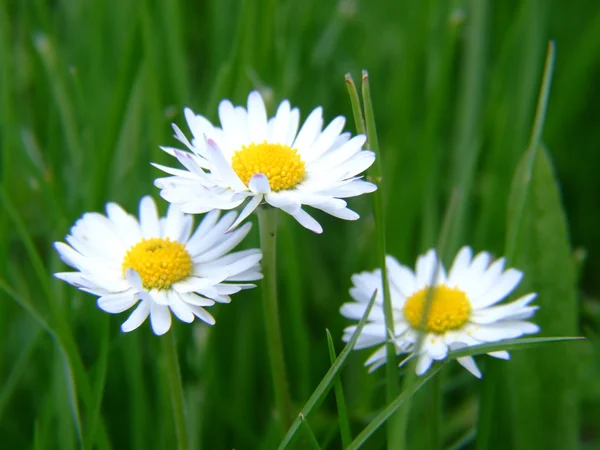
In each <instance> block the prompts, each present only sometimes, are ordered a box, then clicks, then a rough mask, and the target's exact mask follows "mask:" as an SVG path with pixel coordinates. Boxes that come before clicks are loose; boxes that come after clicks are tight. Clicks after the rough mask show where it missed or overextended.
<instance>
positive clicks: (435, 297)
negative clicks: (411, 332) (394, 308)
mask: <svg viewBox="0 0 600 450" xmlns="http://www.w3.org/2000/svg"><path fill="white" fill-rule="evenodd" d="M428 297H430V298H431V303H430V306H429V311H428V314H427V319H426V320H425V321H424V326H423V325H422V322H423V312H424V309H425V302H426V301H427V300H428ZM470 315H471V302H469V299H468V298H467V294H465V293H464V292H463V291H461V290H460V289H456V288H449V287H447V286H444V285H440V286H436V287H434V288H432V289H429V288H428V287H426V288H424V289H421V290H420V291H418V292H416V293H414V294H413V295H411V296H410V297H408V298H407V299H406V303H405V304H404V317H405V318H406V320H407V321H408V323H410V324H411V325H412V327H413V328H417V329H421V330H423V331H426V332H429V333H438V334H441V333H444V332H445V331H447V330H456V329H458V328H460V327H462V326H463V325H464V324H465V323H466V322H467V321H468V320H469V317H470Z"/></svg>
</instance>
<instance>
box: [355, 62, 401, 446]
mask: <svg viewBox="0 0 600 450" xmlns="http://www.w3.org/2000/svg"><path fill="white" fill-rule="evenodd" d="M362 96H363V106H364V110H365V124H366V131H367V145H368V148H370V149H371V150H372V151H374V152H375V154H376V155H377V158H376V159H375V163H374V164H373V167H372V168H371V169H370V173H369V174H370V175H371V176H372V177H373V179H374V181H375V183H376V184H377V191H375V192H374V193H373V213H374V215H375V233H376V235H377V250H378V252H377V253H378V254H377V256H378V260H379V267H381V283H382V286H383V292H382V294H383V310H384V314H385V329H386V330H387V331H388V332H389V333H391V335H392V336H395V332H394V312H393V310H392V297H391V294H390V286H389V283H388V272H387V265H386V259H385V258H386V243H385V235H386V232H385V205H384V199H383V163H382V160H381V152H380V151H379V142H378V140H377V129H376V127H375V113H374V111H373V104H372V102H371V86H370V83H369V74H368V72H367V71H366V70H363V72H362ZM386 380H387V383H386V388H387V389H386V399H387V401H388V402H391V401H392V400H394V398H396V396H397V395H398V393H399V382H398V362H397V357H396V347H395V345H394V344H393V343H392V342H390V341H388V343H387V364H386ZM401 420H402V415H401V414H395V415H394V417H392V418H391V419H390V421H389V422H388V425H387V439H388V440H387V448H388V449H390V450H392V449H394V450H397V449H401V448H402V446H403V443H402V440H401V437H402V430H401V425H402V422H401Z"/></svg>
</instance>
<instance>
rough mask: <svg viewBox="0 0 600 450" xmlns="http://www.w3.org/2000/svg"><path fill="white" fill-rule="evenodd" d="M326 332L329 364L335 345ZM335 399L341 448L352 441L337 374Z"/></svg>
mask: <svg viewBox="0 0 600 450" xmlns="http://www.w3.org/2000/svg"><path fill="white" fill-rule="evenodd" d="M325 332H326V333H327V344H328V346H329V359H330V361H331V364H333V363H335V347H334V345H333V338H332V337H331V333H330V332H329V330H325ZM333 387H334V390H335V401H336V404H337V412H338V422H339V423H340V435H341V437H342V448H346V447H348V445H350V442H352V433H351V431H350V420H349V419H348V409H347V408H346V399H345V398H344V389H343V388H342V380H340V377H339V376H337V377H336V379H335V384H334V386H333Z"/></svg>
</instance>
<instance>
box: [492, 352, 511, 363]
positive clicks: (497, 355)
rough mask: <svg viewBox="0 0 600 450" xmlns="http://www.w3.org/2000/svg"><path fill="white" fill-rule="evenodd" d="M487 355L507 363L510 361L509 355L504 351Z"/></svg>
mask: <svg viewBox="0 0 600 450" xmlns="http://www.w3.org/2000/svg"><path fill="white" fill-rule="evenodd" d="M488 355H490V356H492V357H494V358H498V359H504V360H505V361H508V360H509V359H510V353H508V352H507V351H505V350H501V351H499V352H491V353H488Z"/></svg>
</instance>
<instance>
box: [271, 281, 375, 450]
mask: <svg viewBox="0 0 600 450" xmlns="http://www.w3.org/2000/svg"><path fill="white" fill-rule="evenodd" d="M376 296H377V291H375V292H374V293H373V296H372V297H371V300H369V305H368V306H367V309H366V310H365V314H364V315H363V316H362V318H361V319H360V321H359V322H358V325H357V326H356V330H354V333H353V334H352V337H351V338H350V340H349V341H348V343H347V344H346V346H345V347H344V349H343V350H342V352H341V353H340V354H339V356H338V357H337V358H336V360H335V362H334V363H333V364H332V366H331V367H330V368H329V370H328V371H327V373H326V374H325V376H324V377H323V379H322V380H321V382H320V383H319V385H318V386H317V388H316V389H315V390H314V392H313V393H312V395H311V396H310V398H309V399H308V401H307V402H306V403H305V404H304V406H303V407H302V410H301V411H300V414H299V415H298V417H296V419H295V420H294V422H293V423H292V426H291V427H290V429H289V430H288V432H287V434H286V435H285V437H284V438H283V441H282V442H281V444H280V445H279V450H283V449H284V448H286V447H287V446H288V445H289V444H290V442H291V441H292V438H293V437H294V435H295V434H296V431H297V430H298V428H299V427H300V425H301V423H302V419H303V417H306V416H308V414H310V412H311V411H312V410H313V408H314V407H315V406H317V405H318V404H320V402H321V401H322V400H323V398H324V397H325V395H326V394H327V393H328V392H329V390H330V389H331V386H332V385H333V382H334V380H335V376H336V375H337V374H338V372H339V371H340V369H341V368H342V366H343V365H344V363H345V361H346V358H348V355H349V354H350V352H351V351H352V349H353V348H354V344H356V341H357V340H358V337H359V336H360V333H361V332H362V329H363V327H364V326H365V323H366V322H367V317H369V314H370V312H371V309H372V308H373V305H374V304H375V298H376Z"/></svg>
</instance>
